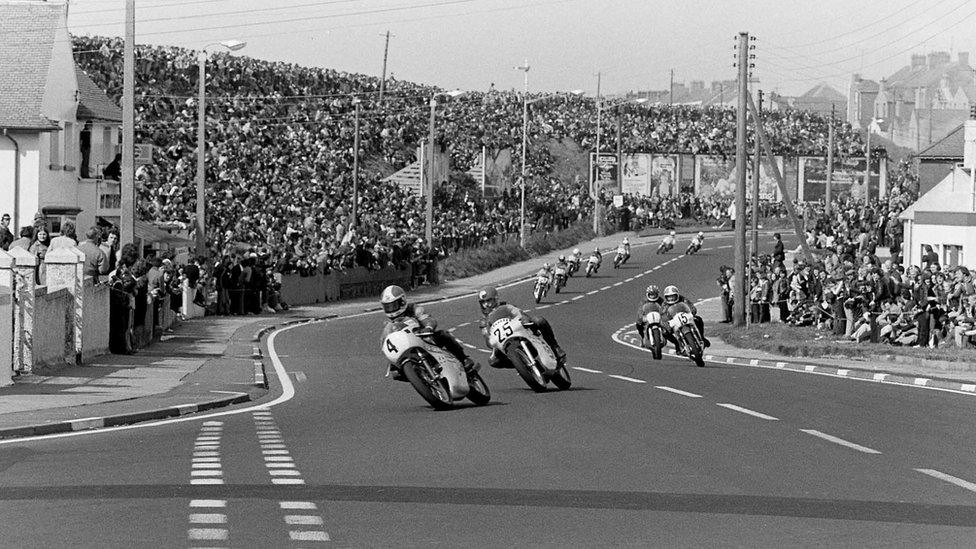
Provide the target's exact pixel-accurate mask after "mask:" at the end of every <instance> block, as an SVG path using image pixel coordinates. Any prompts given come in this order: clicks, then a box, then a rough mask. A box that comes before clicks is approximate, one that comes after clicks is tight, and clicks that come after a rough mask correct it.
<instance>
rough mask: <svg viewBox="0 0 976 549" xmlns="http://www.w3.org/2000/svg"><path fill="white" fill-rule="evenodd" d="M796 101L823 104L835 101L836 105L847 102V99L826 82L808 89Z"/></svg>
mask: <svg viewBox="0 0 976 549" xmlns="http://www.w3.org/2000/svg"><path fill="white" fill-rule="evenodd" d="M797 99H802V100H805V101H823V102H831V101H836V102H838V103H840V102H841V101H843V102H847V97H845V96H844V94H842V93H840V92H839V91H837V90H836V89H834V88H833V87H832V86H830V85H829V84H827V83H826V82H821V83H819V84H817V85H816V86H814V87H812V88H810V89H809V90H807V92H806V93H804V94H803V95H801V96H799V97H797Z"/></svg>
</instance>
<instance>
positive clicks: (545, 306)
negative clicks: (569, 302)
mask: <svg viewBox="0 0 976 549" xmlns="http://www.w3.org/2000/svg"><path fill="white" fill-rule="evenodd" d="M549 307H552V305H543V306H541V307H536V308H535V310H537V311H541V310H542V309H548V308H549Z"/></svg>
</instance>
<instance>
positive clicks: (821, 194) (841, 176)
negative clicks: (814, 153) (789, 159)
mask: <svg viewBox="0 0 976 549" xmlns="http://www.w3.org/2000/svg"><path fill="white" fill-rule="evenodd" d="M864 164H865V160H864V158H844V159H835V160H834V173H833V176H832V177H831V182H832V183H831V196H834V197H838V198H840V197H842V196H850V197H851V198H853V199H855V200H865V199H867V198H868V197H869V196H871V197H877V196H878V190H879V188H880V184H881V174H880V173H879V170H878V168H879V165H878V163H877V162H874V163H873V164H874V165H873V166H872V170H871V181H870V183H869V184H868V185H865V184H864ZM826 196H827V159H825V158H818V157H802V158H800V200H803V201H805V202H815V201H818V200H823V199H825V198H826Z"/></svg>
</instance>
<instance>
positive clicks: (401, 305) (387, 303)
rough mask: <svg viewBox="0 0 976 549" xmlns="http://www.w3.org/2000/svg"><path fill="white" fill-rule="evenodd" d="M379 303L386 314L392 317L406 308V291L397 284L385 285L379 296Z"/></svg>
mask: <svg viewBox="0 0 976 549" xmlns="http://www.w3.org/2000/svg"><path fill="white" fill-rule="evenodd" d="M380 303H381V304H382V305H383V312H384V313H386V316H388V317H389V318H391V319H394V318H396V317H398V316H400V315H402V314H403V313H404V312H405V311H406V310H407V292H405V291H404V290H403V288H401V287H399V286H387V287H386V289H384V290H383V295H382V296H380Z"/></svg>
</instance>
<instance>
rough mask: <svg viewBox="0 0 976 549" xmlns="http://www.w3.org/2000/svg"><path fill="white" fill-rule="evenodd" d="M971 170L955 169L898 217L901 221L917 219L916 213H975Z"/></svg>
mask: <svg viewBox="0 0 976 549" xmlns="http://www.w3.org/2000/svg"><path fill="white" fill-rule="evenodd" d="M968 171H969V168H965V169H964V168H959V167H956V168H953V170H952V172H951V173H950V174H949V175H947V176H946V177H945V179H943V180H942V181H940V182H938V183H937V184H936V185H935V186H934V187H932V189H931V190H929V191H928V192H927V193H925V194H923V195H922V196H920V197H919V199H918V200H916V201H915V203H914V204H912V205H911V206H909V207H907V208H905V211H903V212H901V214H899V215H898V217H899V218H901V219H911V220H914V219H915V213H916V212H939V213H959V212H963V213H973V212H974V208H973V187H972V185H971V184H970V183H969V173H967V172H968Z"/></svg>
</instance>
